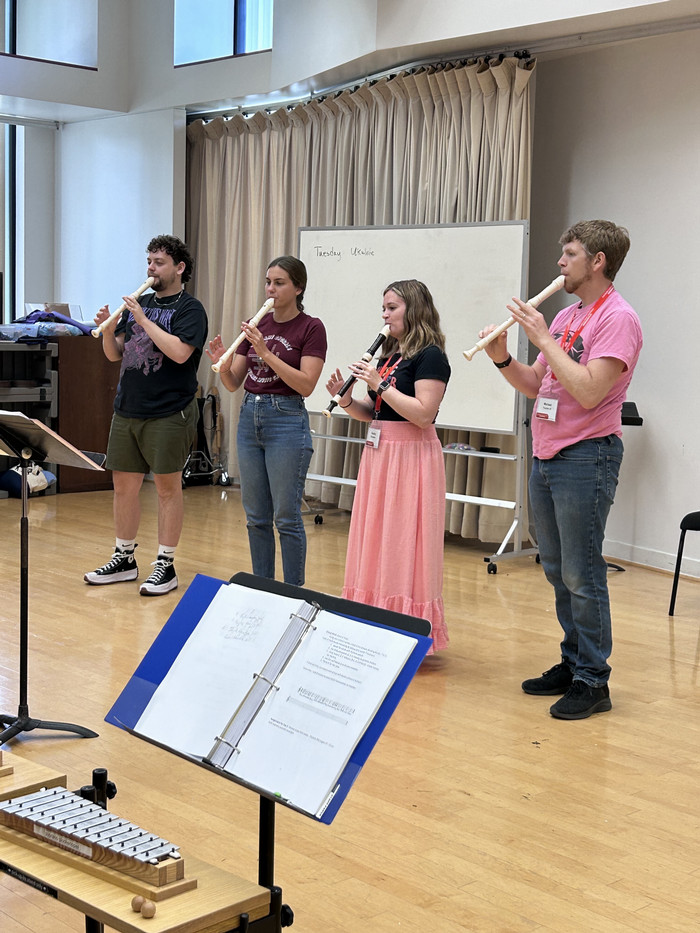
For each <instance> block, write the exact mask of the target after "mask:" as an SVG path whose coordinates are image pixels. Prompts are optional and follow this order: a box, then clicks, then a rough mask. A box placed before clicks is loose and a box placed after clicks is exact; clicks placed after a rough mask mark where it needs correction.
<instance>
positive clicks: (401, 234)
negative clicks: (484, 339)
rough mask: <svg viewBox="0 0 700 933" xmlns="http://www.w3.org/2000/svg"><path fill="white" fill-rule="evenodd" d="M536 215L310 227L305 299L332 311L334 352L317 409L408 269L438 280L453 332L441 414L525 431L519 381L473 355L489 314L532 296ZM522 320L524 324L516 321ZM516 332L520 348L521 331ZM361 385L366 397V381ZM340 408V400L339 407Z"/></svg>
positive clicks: (443, 418) (497, 319) (307, 305)
mask: <svg viewBox="0 0 700 933" xmlns="http://www.w3.org/2000/svg"><path fill="white" fill-rule="evenodd" d="M527 238H528V225H527V222H526V221H517V222H504V223H484V224H442V225H436V226H405V227H329V228H320V227H300V228H299V257H300V258H301V259H302V260H303V262H304V263H305V265H306V268H307V270H308V285H307V288H306V295H305V297H304V309H305V310H306V311H307V312H308V313H309V314H310V315H312V316H314V317H319V318H321V319H322V320H323V323H324V324H325V326H326V330H327V333H328V356H327V358H326V365H325V367H324V370H323V374H322V376H321V378H320V379H319V381H318V384H317V386H316V389H315V390H314V392H313V393H312V395H311V396H310V397H309V399H307V408H308V409H309V411H313V412H316V411H323V410H324V409H325V408H326V407H327V405H328V402H329V401H330V396H329V395H328V392H327V391H326V388H325V384H326V380H327V378H328V374H329V373H330V372H332V371H333V370H334V369H335V368H336V367H338V368H339V369H340V371H341V372H342V374H343V376H347V375H349V371H348V367H349V365H350V363H352V362H355V361H356V360H358V359H360V357H361V356H362V354H363V353H364V352H365V351H366V350H367V348H368V347H369V346H370V344H371V343H372V341H373V340H374V338H375V337H376V336H377V334H378V333H379V331H380V330H381V329H382V326H383V323H384V322H383V321H382V317H381V310H382V292H383V291H384V289H385V288H386V287H387V285H389V284H390V283H391V282H394V281H397V280H399V279H420V280H421V281H422V282H425V284H426V285H427V286H428V288H429V289H430V291H431V293H432V295H433V298H434V299H435V306H436V307H437V309H438V312H439V313H440V322H441V325H442V330H443V332H444V334H445V336H446V338H447V347H446V349H447V355H448V357H449V360H450V365H451V367H452V376H451V378H450V382H449V385H448V387H447V392H446V393H445V397H444V399H443V402H442V405H441V406H440V412H439V414H438V417H437V424H439V425H441V426H443V427H455V428H463V429H468V430H475V431H484V432H488V433H495V434H515V433H516V432H517V424H516V412H517V400H516V393H515V391H514V389H512V388H511V386H510V385H509V384H508V383H507V382H506V380H505V379H504V378H503V376H502V375H501V374H500V373H499V372H498V370H497V369H496V368H495V366H494V365H493V363H492V362H491V360H490V359H489V358H488V356H487V355H486V353H483V352H481V353H477V354H476V356H475V357H474V359H473V360H472V361H471V362H468V361H467V360H466V359H465V358H464V355H463V351H464V350H468V349H470V348H471V347H473V346H474V344H475V343H476V342H477V340H478V339H479V331H480V330H481V329H482V328H483V327H485V326H486V325H487V324H500V323H501V322H502V321H504V320H506V319H507V318H508V317H510V312H509V311H508V310H507V309H506V302H508V301H510V299H511V298H512V297H513V296H514V295H518V296H520V297H525V295H524V287H525V285H526V282H527V279H526V261H527ZM516 329H517V328H516ZM511 333H512V336H510V337H509V343H510V346H511V352H512V353H513V356H514V357H518V358H521V357H522V354H523V353H524V352H525V350H526V341H524V339H523V340H521V341H520V342H521V343H522V344H523V346H522V347H521V349H520V352H519V353H518V352H517V351H516V349H515V341H516V339H517V337H516V335H515V334H514V333H513V332H511ZM355 393H356V395H357V397H358V398H359V397H360V393H359V390H358V389H357V388H356V389H355ZM337 411H338V409H336V412H337Z"/></svg>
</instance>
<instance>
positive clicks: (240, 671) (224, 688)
mask: <svg viewBox="0 0 700 933" xmlns="http://www.w3.org/2000/svg"><path fill="white" fill-rule="evenodd" d="M299 605H300V603H299V600H296V599H290V598H289V597H287V596H279V595H277V594H274V593H267V592H265V591H263V590H253V589H251V588H250V587H247V586H239V585H238V584H236V583H229V584H227V585H225V586H222V587H220V589H219V590H218V591H217V593H216V595H215V596H214V598H213V600H212V601H211V603H210V604H209V606H208V607H207V610H206V612H205V613H204V614H203V616H202V618H201V619H200V621H199V623H198V624H197V626H196V628H195V629H194V630H193V631H192V634H191V635H190V637H189V638H188V639H187V641H186V642H185V644H184V645H183V647H182V649H181V651H180V653H179V654H178V656H177V658H176V659H175V661H174V662H173V664H172V666H171V667H170V670H169V671H168V672H167V674H166V675H165V676H164V678H163V680H162V681H161V683H160V684H159V686H158V687H157V689H156V691H155V693H154V694H153V696H152V697H151V700H150V702H149V703H148V705H147V706H146V708H145V709H144V711H143V713H142V714H141V716H140V717H139V720H138V722H137V723H136V725H135V726H134V728H135V730H136V732H139V733H141V734H142V735H145V736H147V737H149V738H151V739H154V740H155V741H156V742H160V743H162V744H164V745H167V746H168V747H169V748H172V749H175V750H176V751H179V752H184V753H185V754H187V755H192V756H195V757H197V758H204V757H205V756H206V755H207V754H208V752H209V750H210V749H211V747H212V744H213V742H214V740H215V738H216V736H217V735H220V734H221V732H222V730H223V729H224V728H225V727H226V724H227V723H228V721H229V719H230V718H231V716H232V715H233V713H234V712H235V711H236V709H237V707H238V705H239V704H240V702H241V700H242V699H243V697H244V696H245V695H246V693H247V692H248V690H249V689H250V687H251V685H252V683H253V674H255V673H258V672H259V671H260V670H261V669H262V667H263V665H264V663H265V661H266V660H267V658H268V657H269V656H270V654H271V653H272V651H273V650H274V648H275V645H276V644H277V642H278V641H279V640H280V638H281V637H282V635H283V633H284V632H285V630H286V628H287V626H288V625H289V616H290V613H291V612H293V611H295V610H296V609H297V608H298V606H299Z"/></svg>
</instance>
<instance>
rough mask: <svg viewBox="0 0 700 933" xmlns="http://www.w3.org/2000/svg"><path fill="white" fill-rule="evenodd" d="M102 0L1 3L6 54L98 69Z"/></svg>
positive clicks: (33, 0)
mask: <svg viewBox="0 0 700 933" xmlns="http://www.w3.org/2000/svg"><path fill="white" fill-rule="evenodd" d="M97 3H98V0H4V4H3V3H2V0H0V5H4V8H5V9H4V17H3V19H4V23H5V30H4V43H3V47H2V49H3V51H4V52H8V53H9V54H11V55H21V56H24V57H26V58H39V59H42V60H44V61H50V62H62V63H63V64H67V65H82V66H84V67H87V68H96V67H97Z"/></svg>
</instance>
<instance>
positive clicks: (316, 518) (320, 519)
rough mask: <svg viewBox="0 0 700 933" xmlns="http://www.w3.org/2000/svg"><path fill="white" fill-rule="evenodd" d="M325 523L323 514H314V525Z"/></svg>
mask: <svg viewBox="0 0 700 933" xmlns="http://www.w3.org/2000/svg"><path fill="white" fill-rule="evenodd" d="M322 524H323V515H314V525H322Z"/></svg>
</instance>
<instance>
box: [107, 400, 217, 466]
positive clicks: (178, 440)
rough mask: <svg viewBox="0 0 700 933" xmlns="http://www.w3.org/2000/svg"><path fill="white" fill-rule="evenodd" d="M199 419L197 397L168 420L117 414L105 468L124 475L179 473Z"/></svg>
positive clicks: (111, 431) (194, 435)
mask: <svg viewBox="0 0 700 933" xmlns="http://www.w3.org/2000/svg"><path fill="white" fill-rule="evenodd" d="M198 418H199V405H198V404H197V399H196V398H193V399H192V401H191V402H190V404H189V405H188V406H187V408H183V410H182V411H178V412H176V413H175V414H174V415H167V416H166V417H165V418H124V417H122V415H118V414H117V413H116V412H115V413H114V415H113V416H112V427H111V428H110V430H109V441H108V443H107V461H106V463H105V466H106V467H107V469H108V470H119V471H120V472H123V473H179V472H180V470H182V468H183V467H184V465H185V463H186V461H187V457H188V456H189V453H190V450H191V449H192V444H193V443H194V439H195V437H196V436H197V420H198Z"/></svg>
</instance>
